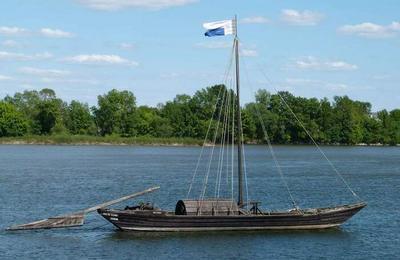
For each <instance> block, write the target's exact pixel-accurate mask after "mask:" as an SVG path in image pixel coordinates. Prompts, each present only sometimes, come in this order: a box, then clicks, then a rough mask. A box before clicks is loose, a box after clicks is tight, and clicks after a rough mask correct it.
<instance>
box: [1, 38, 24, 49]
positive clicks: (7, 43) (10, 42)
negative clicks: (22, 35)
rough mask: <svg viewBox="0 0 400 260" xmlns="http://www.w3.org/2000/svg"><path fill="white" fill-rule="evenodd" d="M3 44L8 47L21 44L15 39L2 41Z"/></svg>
mask: <svg viewBox="0 0 400 260" xmlns="http://www.w3.org/2000/svg"><path fill="white" fill-rule="evenodd" d="M1 46H4V47H8V48H14V47H18V46H20V44H19V43H18V42H16V41H13V40H5V41H3V42H1Z"/></svg>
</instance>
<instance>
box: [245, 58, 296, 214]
mask: <svg viewBox="0 0 400 260" xmlns="http://www.w3.org/2000/svg"><path fill="white" fill-rule="evenodd" d="M242 60H243V64H244V66H243V67H244V68H245V76H246V80H247V81H248V83H249V87H250V89H251V92H254V91H253V88H252V85H251V84H250V80H249V75H248V72H247V64H246V62H245V59H242ZM255 107H256V113H257V116H258V119H259V120H260V123H261V128H262V130H263V133H264V137H265V140H266V141H267V144H268V148H269V151H270V154H271V156H272V159H273V161H274V163H275V166H276V168H277V171H278V173H279V176H280V178H281V180H282V182H283V184H284V186H285V188H286V191H287V192H288V194H289V197H290V200H291V201H292V204H293V206H294V207H295V208H297V209H298V208H299V207H298V206H297V203H296V201H295V199H294V197H293V195H292V192H291V190H290V188H289V185H288V183H287V181H286V178H285V177H284V175H283V172H282V168H281V166H280V164H279V162H278V159H277V158H276V155H275V151H274V149H273V147H272V144H271V140H270V138H269V135H268V132H267V129H266V127H265V123H264V119H263V118H262V116H261V113H260V109H259V107H258V104H256V105H255Z"/></svg>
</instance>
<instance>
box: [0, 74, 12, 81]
mask: <svg viewBox="0 0 400 260" xmlns="http://www.w3.org/2000/svg"><path fill="white" fill-rule="evenodd" d="M11 79H12V78H11V77H8V76H4V75H0V81H1V80H11Z"/></svg>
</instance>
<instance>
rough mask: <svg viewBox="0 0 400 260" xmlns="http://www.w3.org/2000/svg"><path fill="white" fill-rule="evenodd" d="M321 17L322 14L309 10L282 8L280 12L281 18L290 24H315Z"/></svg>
mask: <svg viewBox="0 0 400 260" xmlns="http://www.w3.org/2000/svg"><path fill="white" fill-rule="evenodd" d="M323 18H324V15H323V14H321V13H318V12H313V11H309V10H304V11H298V10H293V9H284V10H282V12H281V19H282V20H283V21H284V22H286V23H288V24H292V25H304V26H311V25H317V24H318V23H319V22H320V21H321V20H322V19H323Z"/></svg>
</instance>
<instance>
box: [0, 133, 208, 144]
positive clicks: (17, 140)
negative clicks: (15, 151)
mask: <svg viewBox="0 0 400 260" xmlns="http://www.w3.org/2000/svg"><path fill="white" fill-rule="evenodd" d="M202 143H203V141H202V140H198V139H194V138H174V137H170V138H156V137H147V136H141V137H120V136H86V135H48V136H40V135H34V136H21V137H0V144H3V145H152V146H200V145H202Z"/></svg>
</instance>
